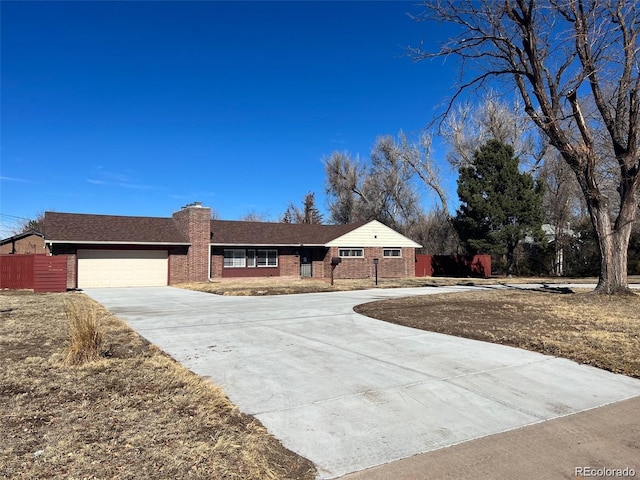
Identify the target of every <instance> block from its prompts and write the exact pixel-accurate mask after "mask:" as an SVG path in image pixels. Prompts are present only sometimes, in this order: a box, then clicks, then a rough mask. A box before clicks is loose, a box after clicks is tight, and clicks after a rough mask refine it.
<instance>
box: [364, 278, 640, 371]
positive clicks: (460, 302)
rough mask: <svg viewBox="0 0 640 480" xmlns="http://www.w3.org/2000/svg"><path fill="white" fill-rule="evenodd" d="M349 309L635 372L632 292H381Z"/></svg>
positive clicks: (639, 299) (639, 305)
mask: <svg viewBox="0 0 640 480" xmlns="http://www.w3.org/2000/svg"><path fill="white" fill-rule="evenodd" d="M356 311H357V312H359V313H362V314H364V315H368V316H371V317H374V318H378V319H381V320H386V321H388V322H392V323H397V324H401V325H406V326H410V327H413V328H420V329H423V330H430V331H435V332H440V333H446V334H449V335H456V336H461V337H467V338H472V339H477V340H483V341H488V342H493V343H501V344H506V345H512V346H515V347H519V348H525V349H528V350H533V351H537V352H541V353H545V354H549V355H555V356H558V357H565V358H569V359H572V360H575V361H577V362H580V363H586V364H589V365H593V366H595V367H599V368H603V369H605V370H610V371H612V372H616V373H622V374H625V375H629V376H632V377H637V378H640V318H639V316H638V312H639V311H640V296H621V297H609V296H602V295H595V294H593V293H590V292H588V291H586V290H585V291H581V292H579V293H573V294H566V295H561V294H557V293H555V294H554V293H543V292H538V291H521V290H510V291H483V292H465V293H456V294H445V295H428V296H420V297H411V298H399V299H393V300H385V301H380V302H373V303H368V304H365V305H360V306H358V307H356Z"/></svg>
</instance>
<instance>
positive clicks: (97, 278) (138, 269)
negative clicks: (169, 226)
mask: <svg viewBox="0 0 640 480" xmlns="http://www.w3.org/2000/svg"><path fill="white" fill-rule="evenodd" d="M168 268H169V260H168V254H167V251H166V250H78V287H79V288H95V287H157V286H164V285H167V283H168V282H167V279H168Z"/></svg>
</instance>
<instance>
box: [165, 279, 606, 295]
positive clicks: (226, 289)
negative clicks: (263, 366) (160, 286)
mask: <svg viewBox="0 0 640 480" xmlns="http://www.w3.org/2000/svg"><path fill="white" fill-rule="evenodd" d="M536 282H546V283H596V282H597V279H595V278H586V279H585V278H582V279H566V278H563V279H558V278H527V277H519V278H509V279H506V278H504V277H500V278H464V279H461V278H452V277H424V278H415V277H414V278H384V279H379V280H378V285H377V286H376V284H375V280H374V279H371V278H367V279H363V280H335V281H334V284H333V285H331V283H330V282H329V281H328V280H321V279H311V278H309V279H298V278H277V277H276V278H240V279H223V280H213V281H210V282H191V283H182V284H179V285H174V286H175V287H180V288H185V289H188V290H196V291H199V292H207V293H215V294H217V295H290V294H295V293H315V292H340V291H346V290H364V289H368V288H407V287H442V286H447V285H469V284H473V285H497V284H504V283H509V284H513V283H536Z"/></svg>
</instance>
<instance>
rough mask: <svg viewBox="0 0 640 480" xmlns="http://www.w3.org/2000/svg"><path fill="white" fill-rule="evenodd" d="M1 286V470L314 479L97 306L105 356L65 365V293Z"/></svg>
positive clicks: (73, 297)
mask: <svg viewBox="0 0 640 480" xmlns="http://www.w3.org/2000/svg"><path fill="white" fill-rule="evenodd" d="M65 300H67V301H72V302H74V303H82V302H93V301H92V300H91V299H89V298H88V297H86V296H85V295H83V294H79V293H62V294H56V293H51V294H34V293H31V292H24V291H23V292H1V293H0V363H1V365H2V370H1V371H0V415H1V420H0V438H2V450H3V452H2V455H0V478H12V479H20V478H22V479H35V478H60V479H62V478H64V479H69V478H78V479H79V478H83V479H138V478H159V479H169V478H171V479H175V478H180V479H183V478H184V479H187V478H194V479H213V478H215V479H260V480H262V479H305V480H306V479H313V478H315V469H314V467H313V465H312V464H311V463H310V462H309V461H308V460H306V459H304V458H302V457H299V456H298V455H296V454H294V453H292V452H290V451H288V450H286V449H285V448H284V447H283V446H282V445H281V444H280V443H279V442H278V441H277V440H275V439H274V438H273V437H272V436H271V435H270V434H269V433H268V432H267V431H266V429H265V428H264V427H263V426H262V425H261V424H260V423H259V422H258V421H257V420H256V419H254V418H253V417H250V416H247V415H243V414H241V413H240V412H239V411H238V410H237V408H236V407H235V406H234V405H233V404H231V403H230V402H229V400H228V399H227V398H226V397H225V396H224V394H223V393H222V392H221V391H220V390H219V389H218V388H217V387H216V386H214V385H212V384H210V383H208V382H206V381H204V380H202V379H201V378H200V377H198V376H196V375H194V374H192V373H191V372H189V371H188V370H186V369H185V368H183V367H181V366H180V365H179V364H177V363H176V362H174V361H173V360H172V359H170V358H169V357H167V356H166V355H164V354H163V353H162V352H160V351H159V350H158V349H157V348H155V347H153V346H151V345H149V344H148V343H147V342H145V341H144V340H143V339H142V338H140V337H139V336H138V335H137V334H135V333H134V332H133V331H132V330H130V329H129V328H128V327H127V326H126V324H125V323H124V322H122V321H121V320H119V319H118V318H116V317H114V316H112V315H111V314H109V312H107V311H106V310H104V309H102V307H100V306H99V305H98V304H95V305H96V306H97V308H100V310H101V312H102V314H101V318H100V320H101V322H102V325H103V327H104V329H105V352H104V358H101V359H100V360H98V361H96V362H92V363H88V364H85V365H84V366H81V367H72V366H68V365H67V364H66V363H65V362H64V349H65V344H66V343H67V320H66V317H65V313H64V312H65V310H64V302H65Z"/></svg>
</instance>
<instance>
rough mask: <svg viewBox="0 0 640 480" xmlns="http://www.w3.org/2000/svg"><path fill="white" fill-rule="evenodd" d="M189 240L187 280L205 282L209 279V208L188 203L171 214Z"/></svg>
mask: <svg viewBox="0 0 640 480" xmlns="http://www.w3.org/2000/svg"><path fill="white" fill-rule="evenodd" d="M173 218H174V220H175V221H176V222H177V223H178V225H180V227H181V228H182V229H183V230H184V231H185V233H186V234H187V236H188V237H189V241H190V242H191V246H190V247H189V252H188V253H187V281H190V282H206V281H207V280H208V279H209V242H210V239H211V209H210V208H208V207H203V206H200V205H188V206H186V207H184V208H183V209H182V210H180V211H178V212H176V213H174V214H173Z"/></svg>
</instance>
